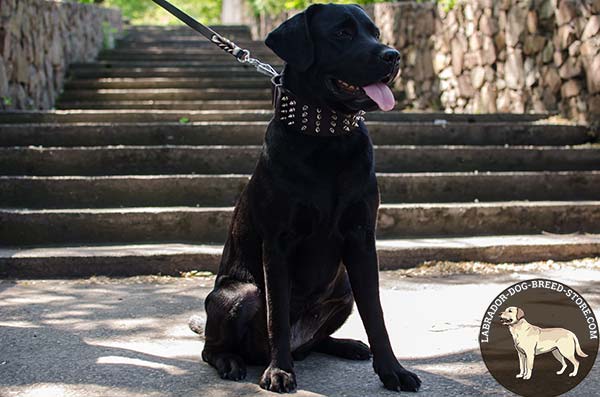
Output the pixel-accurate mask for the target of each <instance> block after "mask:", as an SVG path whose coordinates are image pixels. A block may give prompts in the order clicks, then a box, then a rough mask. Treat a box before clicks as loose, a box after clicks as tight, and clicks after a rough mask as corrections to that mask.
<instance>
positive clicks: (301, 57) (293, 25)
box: [265, 4, 320, 72]
mask: <svg viewBox="0 0 600 397" xmlns="http://www.w3.org/2000/svg"><path fill="white" fill-rule="evenodd" d="M319 7H320V5H319V4H314V5H311V6H310V7H308V8H307V9H306V10H305V11H303V12H301V13H299V14H296V15H294V16H293V17H291V18H290V19H288V20H287V21H285V22H283V23H282V24H281V25H279V26H278V27H277V28H276V29H275V30H273V31H272V32H271V33H269V35H268V36H267V38H266V40H265V44H266V45H267V47H269V48H270V49H271V50H273V52H274V53H275V54H277V56H279V57H280V58H281V59H283V60H284V61H285V62H287V63H289V64H290V65H292V66H294V67H295V68H297V69H298V70H300V71H301V72H304V71H306V69H308V68H309V67H310V65H312V64H313V61H314V57H315V51H314V44H313V41H312V37H311V35H310V19H311V17H312V16H313V15H314V13H315V12H316V11H317V9H318V8H319Z"/></svg>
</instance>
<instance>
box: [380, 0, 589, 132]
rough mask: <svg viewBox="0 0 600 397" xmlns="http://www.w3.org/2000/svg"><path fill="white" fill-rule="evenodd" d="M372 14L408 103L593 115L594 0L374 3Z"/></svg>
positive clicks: (584, 118) (583, 117) (455, 108)
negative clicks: (396, 61) (397, 62)
mask: <svg viewBox="0 0 600 397" xmlns="http://www.w3.org/2000/svg"><path fill="white" fill-rule="evenodd" d="M375 22H376V24H377V25H378V26H379V27H380V28H381V30H382V33H383V35H382V37H383V40H384V41H386V42H388V43H390V44H392V45H394V46H396V47H397V48H398V49H399V50H400V51H401V53H402V56H403V67H402V71H401V78H400V79H399V81H398V82H397V89H399V90H401V91H402V92H403V93H404V96H405V99H404V101H403V102H404V105H405V106H406V107H413V108H417V109H440V110H444V111H447V112H468V113H489V112H515V113H523V112H556V111H559V112H561V113H562V114H563V115H565V116H567V117H569V118H571V119H574V120H576V121H579V122H590V121H597V120H598V119H599V118H600V32H599V31H600V0H501V1H492V0H459V1H458V2H457V4H456V5H455V7H454V8H453V9H452V10H450V11H446V10H444V9H443V8H442V7H437V6H435V5H433V4H421V3H419V4H417V3H381V4H376V5H375Z"/></svg>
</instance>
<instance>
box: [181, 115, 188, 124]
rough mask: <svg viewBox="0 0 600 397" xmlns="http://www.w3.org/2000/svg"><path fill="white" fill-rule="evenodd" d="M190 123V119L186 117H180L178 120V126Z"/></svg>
mask: <svg viewBox="0 0 600 397" xmlns="http://www.w3.org/2000/svg"><path fill="white" fill-rule="evenodd" d="M189 122H190V119H189V118H188V117H182V118H180V119H179V124H187V123H189Z"/></svg>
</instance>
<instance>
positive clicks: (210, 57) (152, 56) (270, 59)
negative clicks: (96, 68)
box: [98, 47, 281, 65]
mask: <svg viewBox="0 0 600 397" xmlns="http://www.w3.org/2000/svg"><path fill="white" fill-rule="evenodd" d="M252 56H253V57H256V58H258V59H260V60H261V61H263V62H267V63H277V64H280V63H281V60H280V59H279V58H277V57H276V56H275V55H273V53H267V52H266V51H264V50H263V51H256V53H254V52H253V53H252ZM98 60H99V61H101V62H107V63H108V62H128V63H132V62H145V63H157V62H161V63H163V62H165V61H166V62H169V64H172V63H174V62H181V63H184V62H185V63H190V62H193V64H194V65H204V64H213V63H215V64H218V63H226V62H229V63H230V64H234V63H235V62H236V60H235V58H234V57H233V56H231V55H230V54H228V53H226V52H224V51H221V50H220V49H219V48H217V47H215V48H207V49H206V50H203V51H197V52H190V53H185V52H182V53H169V52H166V53H159V52H154V53H144V52H135V53H132V54H128V53H123V52H112V51H111V52H105V53H103V54H101V55H100V56H98Z"/></svg>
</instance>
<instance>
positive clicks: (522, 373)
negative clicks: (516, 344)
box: [516, 349, 525, 378]
mask: <svg viewBox="0 0 600 397" xmlns="http://www.w3.org/2000/svg"><path fill="white" fill-rule="evenodd" d="M517 354H518V355H519V374H518V375H517V376H516V377H517V378H522V377H523V376H525V354H523V353H521V351H520V350H518V349H517Z"/></svg>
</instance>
